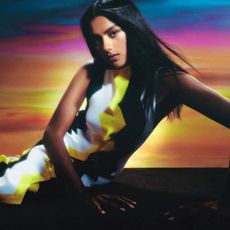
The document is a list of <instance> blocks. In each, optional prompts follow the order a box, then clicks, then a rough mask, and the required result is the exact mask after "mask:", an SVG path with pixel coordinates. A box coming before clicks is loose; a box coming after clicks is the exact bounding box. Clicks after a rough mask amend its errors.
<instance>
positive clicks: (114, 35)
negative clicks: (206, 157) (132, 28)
mask: <svg viewBox="0 0 230 230" xmlns="http://www.w3.org/2000/svg"><path fill="white" fill-rule="evenodd" d="M118 32H119V31H111V32H109V36H110V37H111V38H115V37H116V35H117V33H118Z"/></svg>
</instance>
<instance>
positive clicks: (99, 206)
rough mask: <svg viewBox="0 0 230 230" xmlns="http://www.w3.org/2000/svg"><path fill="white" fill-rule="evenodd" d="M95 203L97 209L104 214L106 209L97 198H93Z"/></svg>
mask: <svg viewBox="0 0 230 230" xmlns="http://www.w3.org/2000/svg"><path fill="white" fill-rule="evenodd" d="M93 203H94V205H95V206H96V207H97V209H98V210H99V211H100V213H101V214H103V215H104V214H105V213H106V212H105V210H103V209H102V208H101V205H100V204H99V203H98V202H97V201H96V200H95V199H93Z"/></svg>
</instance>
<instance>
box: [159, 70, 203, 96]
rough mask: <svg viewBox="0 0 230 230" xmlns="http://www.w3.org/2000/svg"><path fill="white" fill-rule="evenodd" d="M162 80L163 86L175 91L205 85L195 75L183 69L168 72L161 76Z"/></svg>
mask: <svg viewBox="0 0 230 230" xmlns="http://www.w3.org/2000/svg"><path fill="white" fill-rule="evenodd" d="M160 82H161V84H162V87H164V88H165V89H167V90H168V91H170V92H173V93H175V92H179V91H183V90H186V89H189V88H193V87H198V86H203V84H202V83H201V82H200V81H199V80H197V79H196V78H195V77H194V76H192V75H191V74H188V73H186V72H183V71H178V72H176V74H175V73H173V72H166V73H164V74H163V75H162V76H161V78H160Z"/></svg>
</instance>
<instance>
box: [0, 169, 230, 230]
mask: <svg viewBox="0 0 230 230" xmlns="http://www.w3.org/2000/svg"><path fill="white" fill-rule="evenodd" d="M226 175H227V169H125V170H124V172H123V173H122V174H121V175H120V177H118V178H117V179H116V180H115V181H114V182H112V183H111V184H110V185H107V186H103V187H100V188H96V189H95V190H94V192H100V191H103V192H107V193H113V194H119V195H124V196H127V197H129V198H131V199H133V200H135V201H137V206H136V208H135V209H130V210H129V211H128V212H125V213H124V212H121V211H118V210H116V209H112V210H110V211H109V212H108V213H107V214H106V215H103V216H102V215H100V214H98V213H97V212H96V211H95V210H93V209H90V208H87V207H85V206H83V205H82V204H81V203H80V202H79V201H78V199H77V198H76V196H75V195H74V194H71V193H67V192H66V191H64V190H63V189H62V187H61V186H60V185H59V184H58V183H57V182H56V181H51V182H48V183H46V184H42V185H41V188H40V191H39V193H37V194H27V195H26V198H25V201H24V203H23V205H21V206H12V205H0V218H1V219H0V229H1V230H5V229H6V230H8V229H17V230H18V229H31V230H32V229H66V230H68V229H76V230H77V229H102V230H103V229H116V230H123V229H124V230H125V229H127V230H128V229H132V230H136V229H137V230H142V229H143V230H148V229H155V230H167V229H177V230H190V229H191V230H201V229H202V230H204V229H213V230H214V229H215V230H225V229H226V230H229V229H230V215H229V214H228V213H227V212H224V213H223V212H221V213H220V212H219V211H217V210H213V209H208V208H205V207H201V206H200V204H201V203H202V202H203V201H209V200H215V199H217V198H219V197H220V196H221V194H222V193H223V189H224V184H225V180H226ZM184 204H187V205H185V206H182V207H181V208H178V207H180V206H181V205H184ZM105 208H106V207H105ZM167 212H171V213H167ZM164 213H165V215H163V214H164ZM166 214H168V215H166Z"/></svg>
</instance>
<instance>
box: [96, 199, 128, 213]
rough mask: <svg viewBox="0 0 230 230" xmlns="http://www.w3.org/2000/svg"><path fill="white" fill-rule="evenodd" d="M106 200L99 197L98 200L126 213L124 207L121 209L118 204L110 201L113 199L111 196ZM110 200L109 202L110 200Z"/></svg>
mask: <svg viewBox="0 0 230 230" xmlns="http://www.w3.org/2000/svg"><path fill="white" fill-rule="evenodd" d="M104 197H105V198H107V199H105V198H103V196H98V199H100V200H101V201H103V202H105V203H109V204H110V205H111V206H113V207H115V208H118V209H120V210H121V211H123V212H124V211H125V208H124V207H120V206H119V205H118V204H116V203H114V202H112V201H111V200H110V199H111V197H110V196H104ZM108 199H109V200H108Z"/></svg>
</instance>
